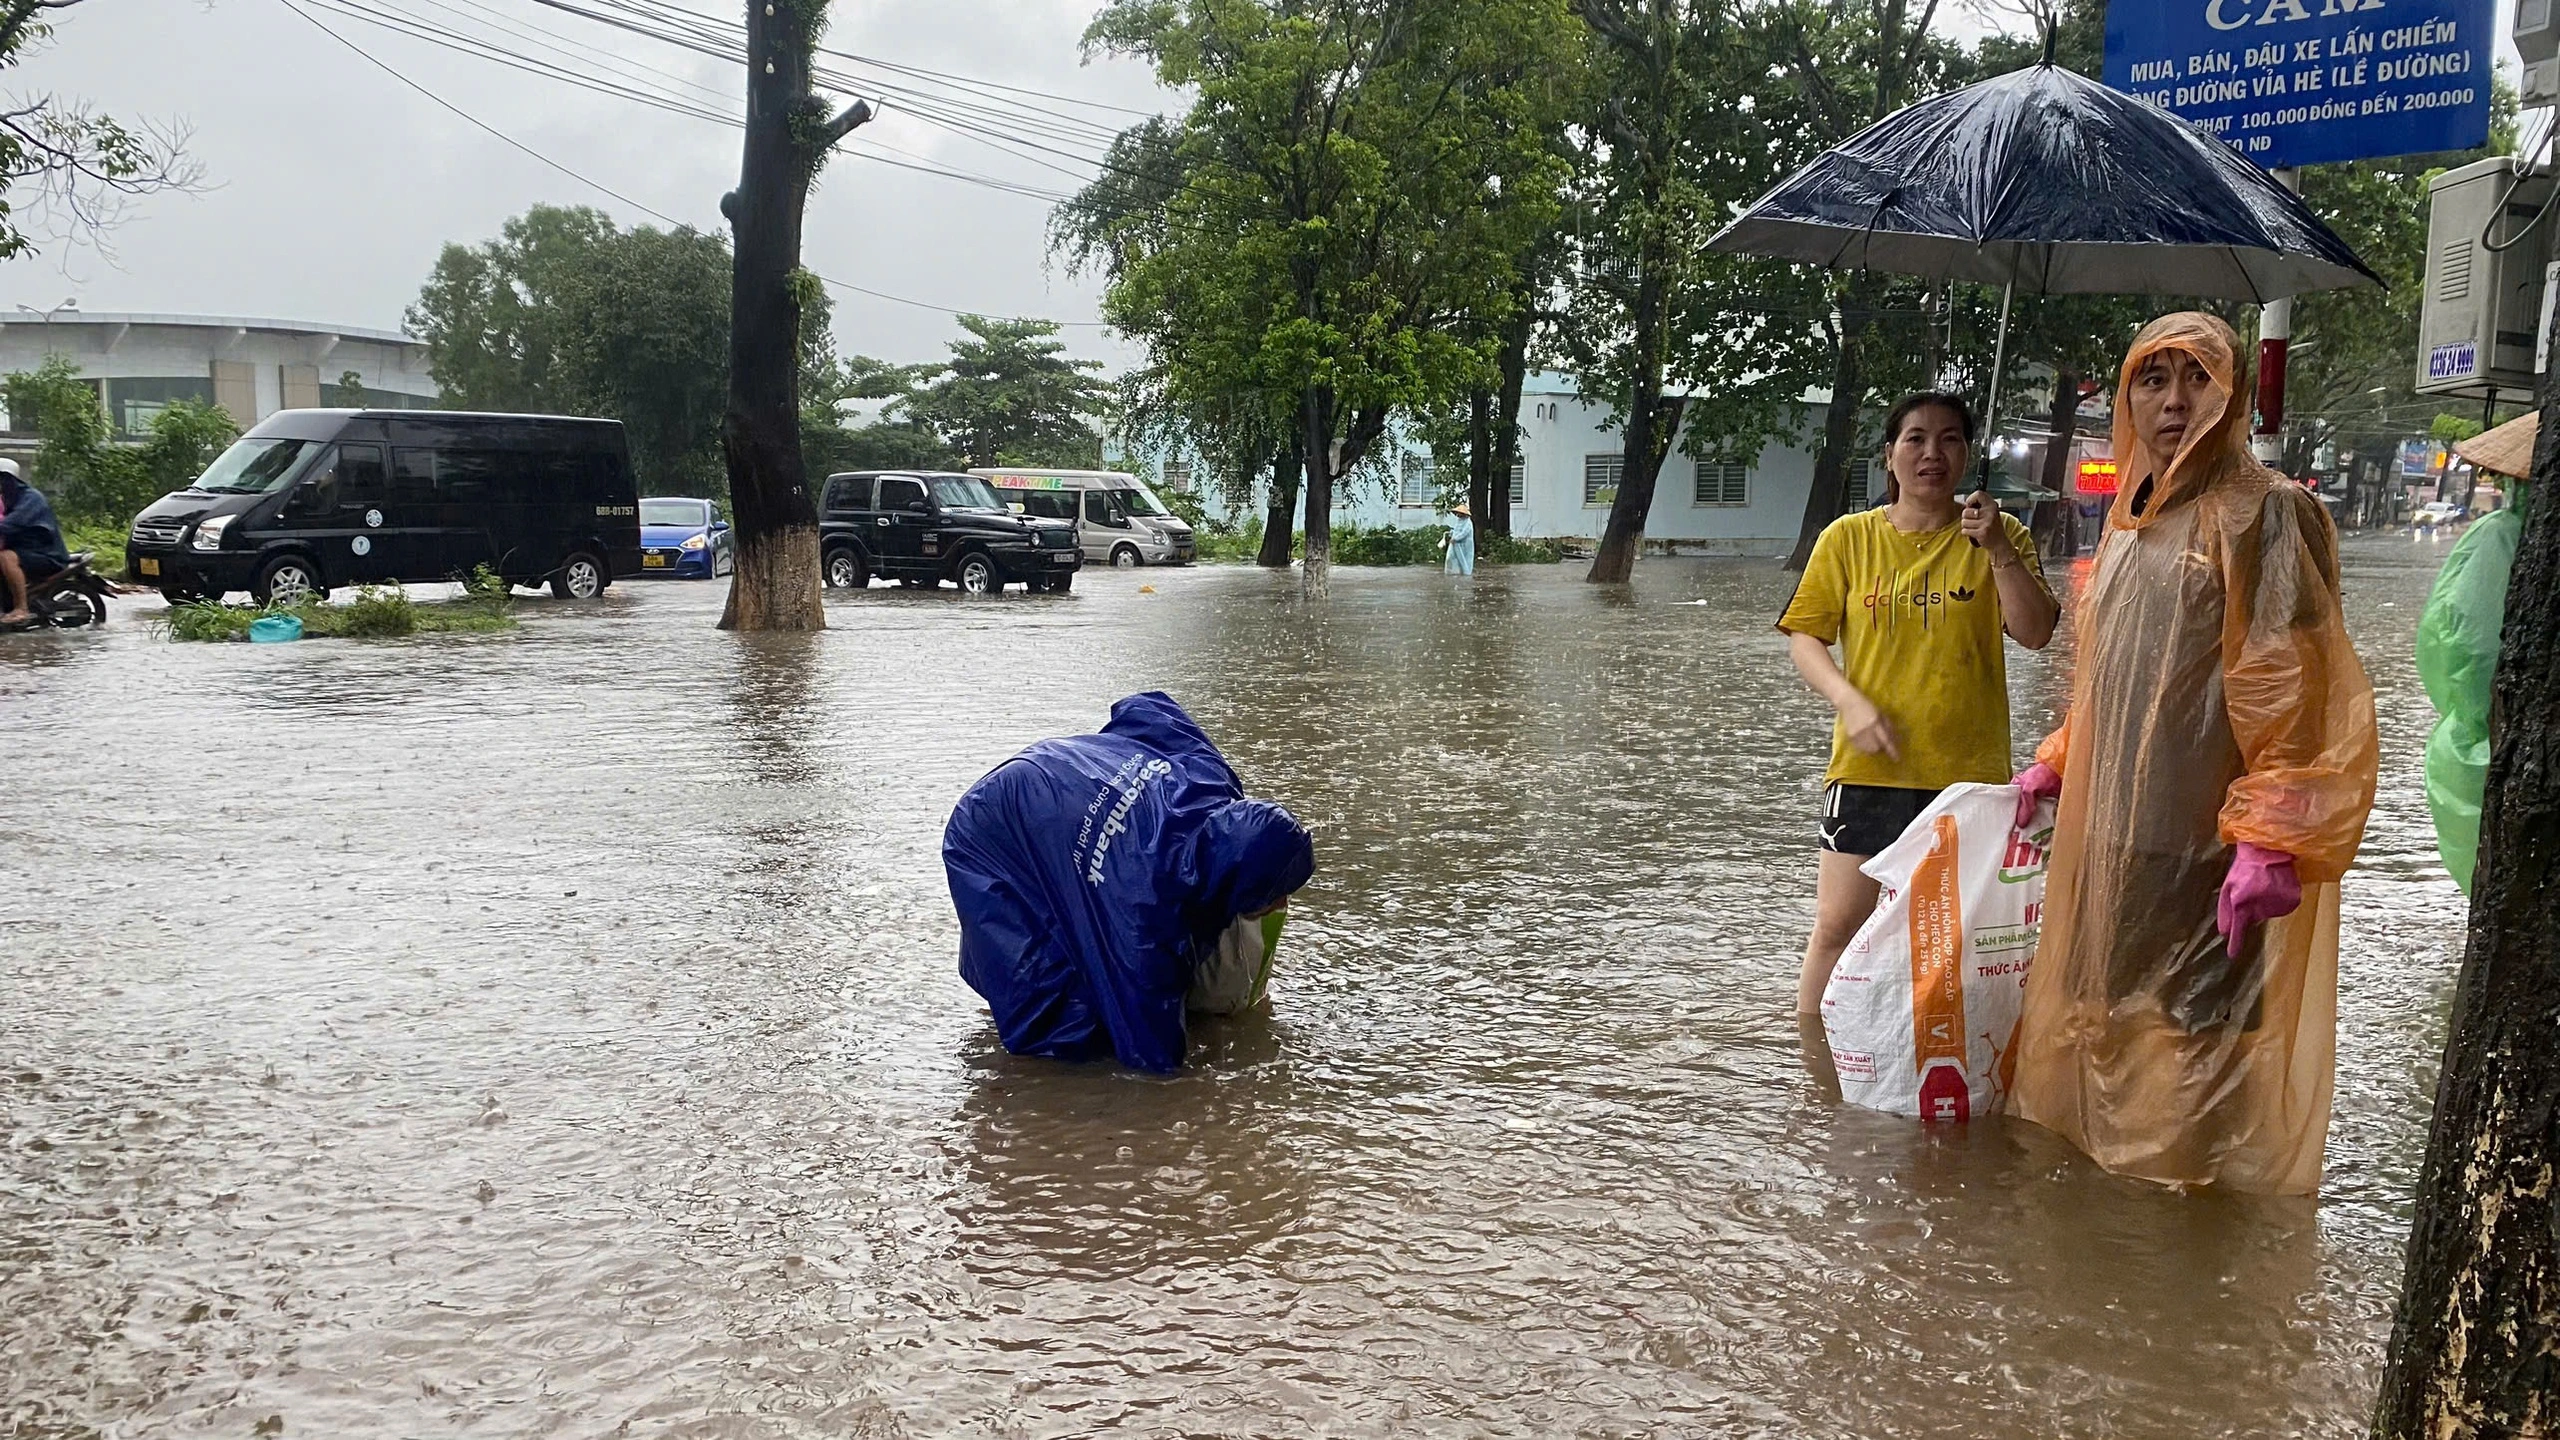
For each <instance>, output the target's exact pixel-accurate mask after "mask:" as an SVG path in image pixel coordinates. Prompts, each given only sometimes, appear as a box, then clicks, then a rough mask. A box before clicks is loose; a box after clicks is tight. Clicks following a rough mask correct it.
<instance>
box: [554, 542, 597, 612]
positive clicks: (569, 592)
mask: <svg viewBox="0 0 2560 1440" xmlns="http://www.w3.org/2000/svg"><path fill="white" fill-rule="evenodd" d="M607 583H608V581H607V580H606V578H605V569H604V562H603V561H601V560H599V559H597V558H596V557H595V556H594V555H592V554H590V553H588V552H587V551H584V550H578V551H573V552H571V553H570V556H569V558H568V559H566V560H563V561H561V562H560V569H559V571H558V572H557V573H556V574H554V575H553V576H552V577H551V593H552V594H554V595H557V596H559V597H560V598H561V599H563V600H593V599H595V598H596V597H597V596H599V595H602V594H603V593H604V587H605V585H606V584H607Z"/></svg>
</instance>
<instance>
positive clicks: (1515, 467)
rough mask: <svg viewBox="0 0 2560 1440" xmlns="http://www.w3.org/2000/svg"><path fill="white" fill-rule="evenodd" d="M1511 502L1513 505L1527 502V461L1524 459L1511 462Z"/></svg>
mask: <svg viewBox="0 0 2560 1440" xmlns="http://www.w3.org/2000/svg"><path fill="white" fill-rule="evenodd" d="M1511 503H1512V504H1514V505H1526V504H1528V503H1529V462H1528V461H1526V460H1514V461H1512V462H1511Z"/></svg>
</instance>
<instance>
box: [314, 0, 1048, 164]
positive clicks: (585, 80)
mask: <svg viewBox="0 0 2560 1440" xmlns="http://www.w3.org/2000/svg"><path fill="white" fill-rule="evenodd" d="M305 3H308V4H310V5H313V6H315V7H317V8H319V9H321V10H324V11H326V12H328V13H330V14H333V15H338V16H341V17H343V18H347V19H354V20H361V21H363V22H365V23H367V24H370V25H374V26H377V27H379V28H383V29H387V30H390V31H392V32H393V33H395V34H401V35H407V36H410V37H412V38H415V39H420V40H425V41H427V42H428V43H430V44H433V45H438V46H441V47H443V48H445V49H448V50H453V51H456V52H457V53H461V54H466V55H470V56H472V57H474V58H477V59H483V60H489V61H492V62H494V63H496V64H500V65H505V66H507V67H509V68H511V69H515V70H519V71H523V72H525V73H528V74H533V75H536V76H539V77H542V78H545V79H552V80H559V81H562V82H564V83H567V84H571V85H575V86H578V87H579V88H581V89H585V90H590V91H593V92H596V93H599V94H604V95H609V96H613V97H615V98H618V99H624V100H630V101H633V102H635V103H639V104H644V105H649V106H652V107H654V108H657V109H660V110H664V111H667V112H669V113H671V114H676V115H683V116H686V117H688V118H692V119H698V120H708V121H712V122H714V123H716V124H721V125H726V126H729V127H730V128H732V129H736V128H739V127H741V126H743V125H744V124H745V121H744V120H743V118H742V117H741V116H739V115H738V114H737V113H736V112H734V111H730V110H725V109H722V110H714V109H711V108H708V107H706V106H704V105H701V104H699V103H695V102H693V101H691V100H689V99H687V98H685V97H681V96H669V95H667V94H665V93H662V92H658V91H651V90H645V89H641V88H637V87H636V86H635V85H630V84H623V83H620V82H617V81H614V80H611V79H599V78H597V77H594V76H589V75H585V74H582V73H580V72H577V71H575V70H572V69H570V68H568V67H566V66H563V65H558V64H555V63H553V62H549V61H544V60H540V59H538V58H536V57H530V56H526V55H524V54H522V53H521V52H517V51H512V50H508V49H506V48H505V47H504V46H502V45H497V44H494V43H493V42H490V41H487V40H485V39H482V38H480V37H474V36H465V35H460V34H457V33H454V32H450V31H446V30H442V29H440V28H437V27H435V26H434V25H432V24H430V23H428V22H425V21H423V20H421V19H419V17H416V16H414V15H409V14H406V13H403V12H400V11H398V10H396V9H386V8H385V6H384V5H382V4H380V3H374V0H305ZM421 3H426V4H431V5H436V6H437V8H439V9H450V7H448V6H445V5H442V4H440V3H439V0H421ZM464 3H470V0H464ZM482 8H485V7H482ZM515 38H519V39H531V38H532V37H529V36H524V35H521V34H519V35H518V36H516V37H515ZM533 43H536V44H542V43H543V42H542V41H540V40H538V39H534V40H533ZM572 43H574V42H572ZM544 48H547V49H552V50H553V51H554V52H555V53H560V54H568V53H569V52H568V51H566V50H563V49H561V48H560V47H558V46H550V45H545V46H544ZM578 48H580V49H584V50H587V51H590V52H592V53H594V54H596V55H598V56H605V57H610V58H613V59H616V60H619V58H620V57H611V56H610V52H606V51H600V50H597V49H596V47H593V46H579V47H578ZM635 68H637V69H639V70H642V71H645V72H647V73H648V74H650V75H655V76H658V77H662V78H664V79H667V80H671V81H676V82H677V83H681V84H686V85H691V86H693V88H696V89H701V90H705V91H709V92H710V93H713V94H715V95H716V94H718V93H719V92H717V91H713V90H711V87H709V86H701V85H697V84H695V83H694V82H691V81H687V80H684V79H683V78H682V77H679V76H676V75H673V74H672V73H670V72H667V71H663V70H658V69H656V68H655V67H650V66H645V65H640V66H636V67H635ZM634 78H635V79H636V78H637V77H634ZM723 98H725V97H723ZM844 148H845V149H846V151H847V152H848V153H850V154H853V155H856V156H860V157H862V158H865V159H872V160H877V161H879V162H880V163H881V164H884V165H889V166H892V167H894V168H897V169H901V170H912V171H915V172H917V173H920V174H926V175H935V176H940V177H942V178H944V179H950V180H958V181H961V182H964V183H967V184H972V185H977V186H981V187H984V188H987V189H992V190H997V191H1001V192H1004V193H1007V194H1013V195H1020V196H1023V197H1025V198H1027V199H1033V200H1038V201H1041V202H1042V203H1044V204H1050V205H1059V204H1064V203H1067V202H1069V201H1071V200H1072V199H1073V198H1074V197H1073V196H1072V195H1070V194H1068V193H1066V192H1062V191H1059V190H1055V189H1049V188H1043V187H1040V186H1036V185H1032V184H1029V183H1027V182H1024V181H1018V180H1007V179H1003V178H1001V177H998V176H993V175H985V174H980V173H978V172H975V171H969V170H960V169H955V168H952V167H950V166H947V165H943V164H939V163H937V162H935V161H933V160H932V159H931V158H930V157H928V156H923V155H918V154H915V153H914V152H912V151H907V150H902V149H900V148H898V147H897V146H894V145H889V144H886V143H885V142H881V141H877V140H871V139H855V140H851V141H849V142H847V143H846V145H845V147H844ZM875 152H887V154H892V155H902V156H905V157H906V159H905V161H904V162H901V161H898V160H892V159H888V158H886V157H885V155H883V154H880V153H875ZM1050 168H1056V167H1050ZM1069 173H1070V175H1071V177H1072V172H1069ZM1072 178H1082V177H1072Z"/></svg>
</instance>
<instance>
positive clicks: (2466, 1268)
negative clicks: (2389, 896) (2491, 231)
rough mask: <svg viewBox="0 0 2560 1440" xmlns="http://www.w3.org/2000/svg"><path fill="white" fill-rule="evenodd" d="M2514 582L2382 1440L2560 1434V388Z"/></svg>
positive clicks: (2378, 1418)
mask: <svg viewBox="0 0 2560 1440" xmlns="http://www.w3.org/2000/svg"><path fill="white" fill-rule="evenodd" d="M2533 474H2534V498H2535V501H2536V503H2535V504H2534V506H2533V510H2532V514H2531V515H2530V517H2529V519H2528V522H2527V525H2526V528H2525V534H2524V539H2523V543H2522V545H2521V547H2520V548H2519V550H2518V552H2517V555H2516V563H2515V572H2514V575H2513V578H2512V579H2511V580H2510V581H2509V583H2508V587H2507V606H2508V611H2507V620H2506V627H2505V641H2504V646H2503V648H2502V649H2501V651H2500V653H2499V657H2498V674H2497V682H2496V687H2495V690H2494V692H2493V694H2494V697H2495V698H2494V701H2493V704H2492V707H2491V712H2490V714H2491V718H2490V732H2491V734H2490V755H2489V775H2488V785H2487V793H2486V798H2485V800H2484V801H2483V803H2482V806H2481V812H2480V869H2479V875H2478V880H2477V883H2476V885H2475V886H2474V888H2473V891H2472V896H2471V935H2470V941H2469V944H2468V945H2467V947H2466V948H2465V950H2464V952H2463V957H2462V978H2461V981H2460V983H2459V985H2458V986H2457V988H2456V989H2455V992H2454V997H2453V1016H2452V1023H2451V1027H2450V1031H2449V1033H2448V1034H2447V1035H2446V1037H2445V1051H2444V1064H2443V1068H2442V1070H2441V1071H2440V1072H2439V1073H2438V1078H2437V1082H2436V1105H2435V1118H2434V1122H2433V1126H2432V1129H2431V1131H2430V1133H2429V1135H2428V1138H2427V1158H2426V1164H2425V1168H2424V1169H2423V1170H2422V1171H2421V1172H2420V1175H2419V1179H2418V1203H2417V1215H2416V1220H2415V1223H2414V1224H2413V1225H2412V1226H2411V1228H2410V1232H2409V1250H2408V1257H2407V1261H2406V1264H2405V1265H2404V1266H2403V1269H2402V1272H2401V1290H2400V1311H2399V1315H2398V1318H2397V1319H2396V1320H2395V1322H2394V1323H2393V1325H2392V1331H2391V1350H2390V1356H2389V1359H2388V1362H2387V1365H2386V1368H2385V1369H2384V1371H2383V1379H2382V1396H2381V1399H2380V1401H2379V1403H2378V1404H2377V1405H2376V1407H2375V1411H2374V1421H2373V1433H2374V1434H2375V1435H2376V1436H2378V1437H2385V1440H2404V1437H2405V1440H2420V1437H2424V1440H2436V1437H2450V1436H2462V1437H2470V1436H2508V1435H2517V1436H2522V1435H2548V1434H2550V1433H2552V1425H2553V1421H2554V1412H2555V1410H2560V1186H2555V1184H2554V1175H2555V1167H2560V1045H2555V1044H2554V1043H2553V1038H2552V1037H2553V1036H2554V1035H2555V1034H2560V940H2555V937H2560V504H2555V503H2550V502H2551V501H2552V500H2553V499H2555V498H2560V385H2554V384H2552V383H2550V382H2548V381H2546V383H2545V385H2544V390H2543V401H2542V438H2541V440H2540V441H2539V442H2538V443H2537V444H2536V446H2535V452H2534V465H2533Z"/></svg>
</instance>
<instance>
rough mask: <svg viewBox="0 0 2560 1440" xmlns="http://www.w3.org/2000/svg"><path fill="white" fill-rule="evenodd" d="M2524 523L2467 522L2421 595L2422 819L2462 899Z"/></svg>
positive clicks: (2502, 518)
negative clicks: (2510, 581)
mask: <svg viewBox="0 0 2560 1440" xmlns="http://www.w3.org/2000/svg"><path fill="white" fill-rule="evenodd" d="M2523 534H2524V517H2523V516H2522V515H2520V514H2519V513H2517V512H2516V511H2515V510H2512V509H2508V510H2497V511H2492V512H2491V513H2489V514H2487V515H2483V516H2481V517H2480V518H2479V519H2477V520H2474V521H2473V522H2471V530H2470V533H2469V534H2466V535H2464V536H2463V537H2462V539H2461V541H2460V543H2458V544H2456V545H2455V546H2454V547H2453V553H2452V554H2450V555H2447V556H2446V557H2445V560H2444V569H2442V570H2441V571H2439V572H2437V574H2436V584H2435V589H2434V590H2432V591H2430V592H2429V593H2428V595H2427V610H2426V613H2425V614H2424V615H2423V616H2421V617H2419V620H2418V678H2419V679H2421V680H2423V681H2425V682H2426V687H2427V698H2428V699H2429V700H2431V701H2434V702H2435V707H2436V714H2437V715H2438V716H2439V717H2441V718H2439V719H2438V720H2437V721H2436V728H2435V730H2434V732H2433V733H2432V734H2430V735H2428V737H2427V809H2428V810H2430V811H2431V812H2433V813H2434V815H2435V820H2436V849H2437V851H2438V852H2439V853H2441V854H2442V855H2443V856H2444V865H2445V868H2446V869H2447V870H2450V871H2452V872H2453V879H2454V883H2455V884H2457V885H2460V886H2461V887H2462V892H2463V893H2464V894H2466V895H2468V894H2470V893H2471V872H2472V867H2473V866H2474V865H2475V864H2476V863H2477V862H2478V860H2479V852H2480V800H2481V795H2482V792H2483V789H2484V787H2485V786H2486V784H2487V781H2488V774H2489V699H2490V687H2491V682H2492V681H2493V680H2495V678H2496V677H2497V672H2498V638H2499V634H2500V632H2501V631H2502V630H2503V628H2504V626H2505V623H2506V616H2507V576H2508V573H2509V572H2510V571H2512V570H2514V568H2515V563H2516V543H2517V541H2518V540H2519V539H2520V538H2521V537H2522V536H2523Z"/></svg>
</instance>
